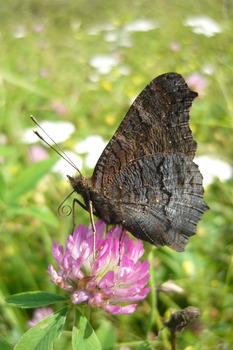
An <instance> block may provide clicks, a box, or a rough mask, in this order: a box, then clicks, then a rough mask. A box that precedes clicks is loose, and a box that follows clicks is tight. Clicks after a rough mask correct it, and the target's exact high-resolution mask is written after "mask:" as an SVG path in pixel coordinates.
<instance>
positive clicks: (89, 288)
mask: <svg viewBox="0 0 233 350" xmlns="http://www.w3.org/2000/svg"><path fill="white" fill-rule="evenodd" d="M95 227H96V251H95V259H93V256H94V254H93V253H94V252H93V230H92V226H91V224H90V225H89V226H87V227H85V226H84V225H79V226H78V227H77V229H76V230H75V231H74V232H73V235H70V236H68V238H67V241H66V247H65V253H64V251H63V247H62V246H59V244H58V243H57V242H54V243H53V248H52V253H53V257H54V260H55V263H56V265H57V267H58V269H59V271H58V272H57V271H56V270H55V269H54V267H53V266H52V265H49V267H48V275H49V276H50V278H51V282H53V283H55V284H56V285H57V286H59V287H60V288H62V289H64V290H66V291H68V292H70V293H71V295H70V299H71V301H72V303H73V304H80V303H82V302H87V303H88V304H89V305H90V306H92V307H100V308H102V309H104V310H105V311H108V312H110V313H112V314H131V313H133V312H134V311H135V308H136V304H135V301H138V300H141V299H143V298H145V297H146V295H147V294H148V292H149V290H150V288H148V287H147V288H145V286H146V284H147V282H148V279H149V272H148V268H149V263H148V261H147V260H145V261H144V262H141V261H140V260H139V259H140V258H141V257H142V255H143V253H144V250H143V247H142V243H141V242H140V241H139V240H138V241H137V242H136V244H134V242H133V240H132V239H130V238H129V236H128V235H127V234H126V233H125V232H124V233H123V238H122V241H121V244H120V236H121V231H122V229H121V228H120V227H116V226H114V227H113V228H111V229H110V230H109V231H108V232H107V233H106V235H105V236H104V230H105V223H104V222H103V221H101V220H98V221H97V222H96V224H95ZM122 303H124V304H126V305H123V306H122ZM129 303H133V304H129ZM119 304H121V305H119Z"/></svg>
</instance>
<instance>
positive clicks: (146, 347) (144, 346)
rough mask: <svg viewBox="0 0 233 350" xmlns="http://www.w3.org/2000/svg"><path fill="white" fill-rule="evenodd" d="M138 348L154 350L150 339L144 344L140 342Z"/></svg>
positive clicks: (138, 349) (137, 349) (139, 349)
mask: <svg viewBox="0 0 233 350" xmlns="http://www.w3.org/2000/svg"><path fill="white" fill-rule="evenodd" d="M136 350H152V346H151V345H150V344H149V343H148V341H147V340H146V341H144V342H143V343H142V344H140V345H139V346H138V347H137V348H136Z"/></svg>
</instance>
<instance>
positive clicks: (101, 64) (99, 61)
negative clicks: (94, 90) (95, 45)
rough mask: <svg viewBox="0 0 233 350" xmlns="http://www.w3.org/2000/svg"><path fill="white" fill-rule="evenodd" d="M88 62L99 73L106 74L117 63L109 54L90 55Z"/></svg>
mask: <svg viewBox="0 0 233 350" xmlns="http://www.w3.org/2000/svg"><path fill="white" fill-rule="evenodd" d="M89 64H90V65H91V66H92V67H94V68H95V69H96V70H97V72H98V73H99V74H108V73H109V72H110V71H111V69H112V68H113V67H115V66H117V65H118V60H117V59H116V58H115V57H113V56H110V55H95V56H93V57H91V59H90V61H89Z"/></svg>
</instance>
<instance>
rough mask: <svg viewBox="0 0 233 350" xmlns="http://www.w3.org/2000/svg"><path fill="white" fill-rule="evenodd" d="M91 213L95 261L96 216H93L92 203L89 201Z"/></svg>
mask: <svg viewBox="0 0 233 350" xmlns="http://www.w3.org/2000/svg"><path fill="white" fill-rule="evenodd" d="M89 213H90V218H91V225H92V229H93V259H94V260H95V234H96V228H95V222H94V216H93V205H92V201H89Z"/></svg>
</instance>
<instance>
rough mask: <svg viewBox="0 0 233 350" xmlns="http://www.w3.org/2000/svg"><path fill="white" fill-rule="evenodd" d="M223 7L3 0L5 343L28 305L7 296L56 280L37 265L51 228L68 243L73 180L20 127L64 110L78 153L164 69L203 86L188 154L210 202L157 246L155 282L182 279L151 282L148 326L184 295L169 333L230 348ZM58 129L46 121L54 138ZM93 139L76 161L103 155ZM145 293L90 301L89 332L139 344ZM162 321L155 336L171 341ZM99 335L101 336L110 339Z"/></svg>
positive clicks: (231, 11) (231, 218)
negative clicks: (130, 302) (183, 238)
mask: <svg viewBox="0 0 233 350" xmlns="http://www.w3.org/2000/svg"><path fill="white" fill-rule="evenodd" d="M232 20H233V3H232V1H227V0H225V1H224V0H222V1H219V0H211V1H210V0H209V1H208V0H204V1H200V0H197V1H190V0H187V1H183V0H182V1H181V0H178V1H174V0H169V1H123V0H118V1H112V0H108V1H107V0H104V1H94V0H93V1H87V0H85V1H84V0H77V1H75V0H69V1H60V0H58V1H55V0H50V1H49V0H47V1H38V0H30V1H29V0H28V1H27V0H22V1H14V0H8V1H2V2H1V6H0V62H1V71H0V126H1V128H0V168H1V171H0V213H1V224H0V228H1V233H0V249H1V250H0V251H1V268H0V290H1V294H0V306H1V313H0V334H1V337H0V344H1V349H11V348H12V344H15V343H16V341H17V340H18V339H19V338H20V337H21V336H22V334H23V333H24V332H25V331H26V329H27V321H28V320H29V319H30V318H31V317H32V310H23V311H22V310H18V309H14V308H11V307H9V306H7V305H5V304H4V298H5V297H7V296H8V295H10V294H14V293H19V292H25V291H33V290H43V291H51V292H58V293H59V291H56V288H55V286H54V285H52V284H51V283H50V282H49V278H48V276H47V275H46V270H47V267H48V265H49V264H50V263H53V261H52V254H51V247H52V241H53V240H57V241H58V242H59V243H60V244H64V242H65V239H66V237H67V235H68V234H69V233H70V231H71V226H72V219H71V217H68V218H62V217H60V216H59V215H58V213H57V208H58V206H59V204H60V203H61V202H62V200H64V198H65V197H66V196H67V195H68V194H69V193H70V191H71V189H70V185H69V183H68V182H67V180H66V179H65V178H64V177H63V176H61V175H60V174H58V173H56V172H54V171H52V166H53V165H54V164H55V162H56V161H57V160H58V157H57V156H56V155H54V152H53V151H51V150H49V149H46V147H45V146H42V147H43V149H46V152H44V153H43V150H41V148H42V147H41V148H39V149H38V148H35V147H34V146H35V145H33V144H30V143H28V141H26V136H25V131H26V130H27V129H28V128H30V127H33V126H32V122H31V120H30V118H29V115H30V114H33V115H34V116H35V117H36V118H37V120H38V121H39V122H40V123H41V122H43V121H45V120H46V121H52V122H57V123H58V127H59V123H60V122H61V121H64V122H70V123H72V124H73V125H74V126H75V131H74V132H73V133H72V134H71V135H70V136H69V137H68V138H67V139H66V140H65V141H63V142H61V143H60V145H61V147H62V148H63V149H64V150H66V151H72V152H74V153H75V147H76V145H77V143H78V142H81V141H83V140H86V138H87V137H88V136H90V135H100V136H101V137H102V138H103V139H104V140H105V141H108V140H109V139H110V138H111V136H112V135H113V133H114V131H115V130H116V128H117V126H118V125H119V123H120V121H121V120H122V118H123V117H124V115H125V113H126V111H127V109H128V108H129V106H130V104H131V103H132V101H133V99H134V98H135V97H136V96H137V95H138V94H139V93H140V91H141V90H142V89H143V88H144V87H145V85H146V84H147V83H148V82H149V81H150V80H152V79H153V78H154V77H156V76H157V75H160V74H162V73H165V72H171V71H174V72H177V73H181V74H182V75H183V76H184V78H185V79H186V80H187V81H188V82H189V85H190V86H191V87H192V88H193V89H194V90H196V91H198V92H199V98H198V99H196V100H195V101H194V104H193V107H192V109H191V128H192V130H193V133H194V137H195V139H196V141H197V142H198V151H197V156H202V158H200V159H201V162H202V165H203V163H204V167H205V168H206V169H205V171H207V172H209V177H208V181H206V182H205V200H206V202H207V203H208V205H209V207H210V210H209V211H208V212H207V213H205V215H204V217H203V219H202V221H201V222H200V224H199V225H198V232H197V234H196V235H195V236H194V237H193V238H191V239H190V241H189V244H188V246H187V248H186V251H185V252H184V253H177V252H174V251H171V250H170V249H168V248H160V249H155V250H154V260H153V276H152V278H153V283H154V284H155V286H158V285H161V284H162V283H164V282H166V281H168V280H171V281H173V283H174V284H175V285H176V286H179V287H180V288H182V292H181V291H179V292H178V291H177V292H172V291H171V290H170V289H169V290H168V291H167V292H166V293H165V292H163V291H158V288H157V292H156V296H157V309H156V313H155V317H154V319H153V322H152V326H151V329H150V339H153V340H154V339H155V336H156V335H157V332H158V329H159V327H160V326H161V323H160V321H159V320H165V319H168V318H169V315H170V312H171V311H172V310H174V309H177V310H178V309H180V308H184V307H186V306H188V305H193V306H197V307H199V309H200V312H201V317H200V320H198V321H196V322H195V323H193V324H192V325H191V327H189V329H187V330H185V331H184V332H183V333H181V334H180V335H178V336H177V344H178V348H179V349H186V350H193V349H223V350H228V349H233V347H232V339H233V337H232V334H233V326H232V324H233V297H232V279H233V276H232V268H233V259H232V248H233V244H232V243H233V242H232V233H233V211H232V198H233V189H232V184H233V180H232V170H231V166H232V154H233V137H232V127H233V119H232V117H233V115H232V111H233V93H232V92H233V74H232V73H233V72H232V68H233V45H232V42H233V35H232V33H233V22H232ZM56 130H57V128H56V127H55V126H54V131H53V130H52V131H50V134H51V136H52V137H53V138H54V139H57V138H56V137H58V136H57V132H56ZM62 130H63V129H62ZM60 133H61V132H60ZM31 134H32V132H31ZM64 134H65V132H64ZM88 140H89V141H88ZM88 140H87V144H88V145H89V149H88V147H87V149H85V150H84V154H83V155H81V157H82V159H83V164H84V165H83V167H82V172H83V173H84V175H90V174H91V172H92V170H91V169H90V168H91V166H89V165H88V162H87V161H86V162H85V159H86V158H85V156H87V155H88V154H90V153H91V154H92V156H93V157H94V158H95V161H97V159H98V155H97V154H96V155H95V149H96V145H95V142H93V141H90V139H88ZM38 144H39V143H38ZM77 149H78V148H77ZM93 152H94V154H93ZM76 153H78V152H77V151H76ZM41 154H42V156H41ZM33 155H34V156H33ZM78 155H79V156H80V154H78ZM40 156H41V158H40ZM47 156H48V158H46V159H45V160H42V161H40V162H38V160H39V159H42V158H44V157H47ZM203 156H204V158H203ZM64 163H65V161H64V162H63V164H64ZM64 166H65V164H64ZM201 169H202V168H201ZM203 169H204V168H203ZM203 171H204V170H203ZM204 175H205V174H204ZM206 176H207V175H206ZM69 203H71V200H70V201H69ZM77 216H78V221H79V223H81V222H85V223H88V216H87V215H86V214H85V213H84V211H83V210H82V209H81V208H79V209H78V210H77ZM145 247H146V245H145ZM146 248H147V247H146ZM148 249H149V247H148ZM160 289H161V288H160ZM150 305H151V296H149V297H148V298H147V299H146V300H144V301H143V302H141V303H139V306H138V307H137V309H136V312H135V313H134V314H133V315H131V316H118V317H113V316H111V315H107V314H106V313H103V312H99V311H95V312H94V314H93V317H92V318H93V325H94V327H95V328H96V330H97V333H98V330H99V329H101V328H102V329H103V327H104V328H105V329H109V334H111V339H112V340H113V341H116V343H117V344H118V345H115V348H120V346H121V345H120V344H124V345H125V344H128V347H129V348H130V349H131V348H135V347H136V346H137V345H138V344H139V342H140V340H143V339H145V332H146V330H148V329H147V325H148V318H149V314H150ZM67 329H69V327H68V326H67ZM163 332H165V333H164V334H165V335H164V336H163V339H162V341H158V342H156V341H154V343H153V344H154V345H153V346H154V349H169V342H168V341H166V339H168V333H166V331H163ZM106 337H107V335H106ZM63 338H64V337H63ZM102 338H103V339H102V344H103V348H104V349H112V348H113V345H110V343H108V344H107V345H106V338H105V341H104V337H103V336H102ZM163 340H164V341H163ZM69 341H70V336H69V334H67V337H66V340H64V339H63V340H61V341H60V342H59V341H58V342H57V343H56V344H55V349H62V348H64V346H66V348H67V349H71V345H70V343H69ZM130 342H134V343H130ZM64 344H66V345H64ZM130 344H131V345H130ZM135 344H136V345H135Z"/></svg>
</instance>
